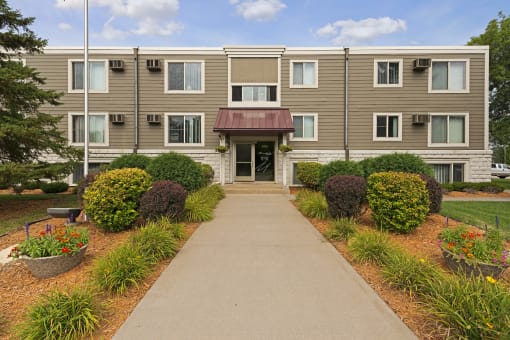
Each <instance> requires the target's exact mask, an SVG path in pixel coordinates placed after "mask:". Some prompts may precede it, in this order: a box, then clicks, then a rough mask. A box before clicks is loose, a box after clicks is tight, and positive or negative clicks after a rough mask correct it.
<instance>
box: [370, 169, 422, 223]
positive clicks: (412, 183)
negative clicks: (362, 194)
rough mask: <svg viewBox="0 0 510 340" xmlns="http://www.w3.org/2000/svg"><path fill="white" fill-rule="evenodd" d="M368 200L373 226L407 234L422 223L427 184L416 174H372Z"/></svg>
mask: <svg viewBox="0 0 510 340" xmlns="http://www.w3.org/2000/svg"><path fill="white" fill-rule="evenodd" d="M367 199H368V204H369V205H370V208H371V209H372V213H373V218H374V221H375V223H376V225H377V226H378V227H380V228H381V229H384V230H389V231H394V232H399V233H409V232H411V231H412V230H414V229H415V228H416V227H418V226H419V225H420V224H422V223H423V222H424V221H425V218H426V217H427V213H428V211H429V204H430V202H429V197H428V191H427V188H426V184H425V182H424V181H423V180H422V179H421V178H420V177H419V175H415V174H408V173H402V172H380V173H375V174H372V175H371V176H370V177H369V178H368V185H367Z"/></svg>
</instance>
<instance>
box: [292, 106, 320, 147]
mask: <svg viewBox="0 0 510 340" xmlns="http://www.w3.org/2000/svg"><path fill="white" fill-rule="evenodd" d="M291 116H292V121H293V122H294V132H293V133H291V134H290V140H291V141H311V142H315V141H317V140H318V139H319V136H318V134H319V132H318V126H319V122H318V119H319V118H318V115H317V113H292V114H291Z"/></svg>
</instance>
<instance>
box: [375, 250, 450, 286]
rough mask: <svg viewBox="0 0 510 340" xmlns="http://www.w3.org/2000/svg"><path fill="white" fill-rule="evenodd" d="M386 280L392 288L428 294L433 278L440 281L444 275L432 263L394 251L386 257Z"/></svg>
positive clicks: (384, 271)
mask: <svg viewBox="0 0 510 340" xmlns="http://www.w3.org/2000/svg"><path fill="white" fill-rule="evenodd" d="M381 272H382V274H383V277H384V280H385V281H386V282H387V283H388V284H389V285H390V286H392V287H394V288H398V289H401V290H404V291H407V292H409V293H411V294H414V293H417V294H419V295H423V294H426V292H428V290H429V283H430V282H431V281H430V280H431V279H432V278H437V279H439V278H440V277H442V275H444V273H443V272H442V271H441V270H440V269H439V268H438V267H437V266H436V265H434V264H433V263H431V262H430V261H428V260H426V259H423V258H420V259H419V258H417V257H416V256H413V255H409V254H408V253H406V252H405V251H403V250H396V251H392V252H390V253H389V254H388V256H387V257H386V259H385V261H384V264H383V268H382V270H381Z"/></svg>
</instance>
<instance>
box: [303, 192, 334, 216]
mask: <svg viewBox="0 0 510 340" xmlns="http://www.w3.org/2000/svg"><path fill="white" fill-rule="evenodd" d="M302 191H304V192H306V193H303V194H301V196H300V199H299V200H297V201H296V202H297V205H298V208H299V210H300V211H301V212H302V213H303V215H305V216H306V217H312V218H313V217H315V218H320V219H322V220H324V219H326V218H327V217H328V203H327V202H326V197H325V196H324V194H323V193H321V192H314V191H307V190H302Z"/></svg>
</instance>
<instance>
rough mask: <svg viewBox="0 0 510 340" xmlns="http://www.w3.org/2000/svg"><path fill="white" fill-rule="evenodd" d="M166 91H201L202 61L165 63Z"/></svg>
mask: <svg viewBox="0 0 510 340" xmlns="http://www.w3.org/2000/svg"><path fill="white" fill-rule="evenodd" d="M166 66H167V67H166V74H165V78H166V81H165V83H166V92H180V93H184V92H192V93H193V92H203V91H204V88H203V87H204V78H203V69H204V62H203V61H197V62H195V61H193V62H180V61H169V62H167V64H166Z"/></svg>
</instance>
